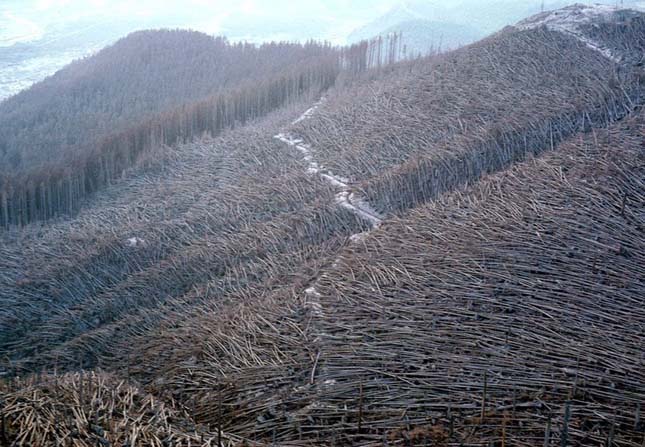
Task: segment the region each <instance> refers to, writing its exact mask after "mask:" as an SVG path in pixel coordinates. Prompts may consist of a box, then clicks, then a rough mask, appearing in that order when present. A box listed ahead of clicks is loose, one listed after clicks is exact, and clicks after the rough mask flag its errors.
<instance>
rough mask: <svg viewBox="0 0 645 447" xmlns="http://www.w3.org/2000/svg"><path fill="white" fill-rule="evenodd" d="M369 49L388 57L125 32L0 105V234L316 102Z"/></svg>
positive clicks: (360, 63)
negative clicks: (156, 162) (226, 133)
mask: <svg viewBox="0 0 645 447" xmlns="http://www.w3.org/2000/svg"><path fill="white" fill-rule="evenodd" d="M392 39H394V38H392ZM375 45H378V46H379V50H378V54H382V55H383V57H384V60H387V58H386V57H385V55H386V54H387V53H388V51H393V49H394V48H396V46H394V45H392V46H390V44H389V42H386V41H381V40H379V41H378V42H373V43H372V44H370V43H368V42H365V43H361V44H357V45H354V46H352V47H349V48H339V47H332V46H331V45H329V44H327V43H315V42H308V43H305V44H296V43H285V42H282V43H267V44H263V45H260V46H256V45H252V44H246V43H237V44H232V43H229V42H228V41H227V40H226V39H225V38H222V37H210V36H207V35H205V34H201V33H198V32H191V31H179V30H174V31H173V30H160V31H145V32H137V33H134V34H131V35H130V36H128V37H126V38H124V39H122V40H121V41H119V42H117V43H116V44H114V45H113V46H111V47H108V48H106V49H104V50H103V51H101V52H99V53H98V54H96V55H95V56H93V57H90V58H86V59H84V60H80V61H77V62H75V63H73V64H71V65H69V66H68V67H66V68H65V69H63V70H61V71H60V72H58V73H57V74H55V75H54V76H52V77H50V78H48V79H46V80H45V81H43V82H41V83H39V84H36V85H35V86H33V87H32V88H30V89H29V90H27V91H25V92H22V93H21V94H18V95H16V96H15V97H12V98H10V99H8V100H6V101H4V102H2V103H0V226H4V227H7V226H10V225H24V224H25V223H28V222H31V221H34V220H41V219H48V218H50V217H52V216H55V215H59V214H61V213H70V212H73V211H74V210H76V209H78V207H79V204H80V202H81V200H82V199H83V198H85V197H87V196H88V194H90V193H93V192H95V191H97V190H98V189H100V188H102V187H103V186H105V185H107V184H109V183H111V182H112V181H113V180H115V179H117V178H119V177H121V176H122V173H123V171H124V170H126V169H129V168H131V167H132V166H134V165H136V164H137V163H139V162H141V160H142V154H144V153H146V152H149V151H150V150H156V149H158V148H160V147H163V146H172V145H175V144H176V143H178V142H183V141H187V140H190V139H192V138H195V137H200V136H202V135H204V134H210V135H216V134H218V133H219V132H221V131H222V130H223V129H226V128H230V127H233V126H235V125H236V124H239V123H245V122H246V121H248V120H250V119H254V118H257V117H259V116H262V115H264V114H266V113H267V112H269V111H272V110H275V109H276V108H279V107H282V106H284V105H285V104H288V103H290V102H292V101H294V100H297V99H299V98H301V97H307V98H310V97H314V96H317V95H319V94H320V92H321V91H323V90H325V89H326V88H328V87H330V86H331V85H333V84H334V82H335V81H336V77H337V76H338V74H339V72H340V71H341V70H345V71H348V72H356V71H361V70H364V69H366V68H367V66H368V65H369V57H370V55H371V54H372V53H375V51H376V50H375V48H374V46H375ZM381 47H383V48H384V49H383V51H382V52H381V50H380V48H381Z"/></svg>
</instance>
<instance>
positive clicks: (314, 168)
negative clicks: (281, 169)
mask: <svg viewBox="0 0 645 447" xmlns="http://www.w3.org/2000/svg"><path fill="white" fill-rule="evenodd" d="M324 102H325V98H322V99H321V100H320V101H318V102H317V103H315V104H314V105H313V107H311V108H310V109H308V110H307V111H305V112H304V113H303V114H302V115H301V116H300V117H299V118H298V119H296V120H295V121H293V122H292V123H291V124H292V125H296V124H298V123H300V122H302V121H305V120H307V119H309V118H311V117H312V116H313V115H314V114H315V113H316V111H317V110H318V108H319V107H320V106H321V105H322V104H323V103H324ZM274 138H275V139H277V140H280V141H281V142H283V143H285V144H286V145H287V146H289V147H291V148H294V149H296V150H297V151H298V152H299V153H300V154H301V155H302V158H303V160H304V161H306V162H307V173H309V174H311V175H317V176H319V177H320V179H321V180H323V181H324V182H326V183H329V184H330V185H332V186H334V187H335V188H336V189H337V190H338V192H337V193H336V197H335V201H336V204H337V205H338V206H339V207H342V208H344V209H346V210H349V211H350V212H352V213H354V214H355V215H356V216H358V217H360V218H361V219H363V220H365V221H366V222H368V223H369V225H370V229H369V230H368V231H365V232H361V233H356V234H354V235H352V236H351V237H350V240H351V241H352V242H359V241H361V240H363V239H364V238H365V237H366V236H367V235H368V234H369V233H370V232H371V231H372V230H374V229H376V228H378V227H379V226H380V225H381V223H382V222H383V216H381V215H380V214H379V213H378V212H377V211H376V210H374V209H373V208H372V207H371V206H370V204H369V203H368V202H367V200H366V199H365V198H364V197H362V196H361V195H360V194H358V193H356V192H353V191H352V188H351V186H350V181H349V179H347V178H345V177H342V176H339V175H337V174H334V173H333V172H332V171H330V170H329V169H327V168H325V167H324V165H323V164H321V163H320V162H319V161H317V160H316V159H315V156H314V155H315V151H314V149H313V148H312V147H311V145H310V144H308V143H306V142H305V141H304V140H303V139H302V138H298V137H297V136H295V135H293V134H291V133H279V134H278V135H275V136H274ZM336 262H337V261H335V262H334V265H335V264H336ZM319 281H320V278H318V279H315V280H313V281H312V282H311V283H310V284H309V286H308V287H307V289H306V290H305V308H307V309H308V310H309V311H310V312H311V315H312V317H313V320H314V321H312V326H313V328H314V334H315V338H314V340H313V341H314V343H315V349H316V357H315V359H314V366H313V369H312V371H311V377H310V384H312V385H313V384H314V383H315V382H316V380H315V377H316V370H317V366H318V362H319V360H320V357H321V352H322V342H323V339H324V338H325V336H326V334H325V333H324V332H322V331H321V330H318V329H316V328H317V324H316V321H315V320H319V319H321V318H323V317H324V315H325V314H324V309H323V307H322V305H321V303H320V297H321V294H320V293H319V292H318V289H317V286H318V282H319ZM333 384H334V382H333V381H327V382H325V383H324V384H323V385H325V386H331V385H333Z"/></svg>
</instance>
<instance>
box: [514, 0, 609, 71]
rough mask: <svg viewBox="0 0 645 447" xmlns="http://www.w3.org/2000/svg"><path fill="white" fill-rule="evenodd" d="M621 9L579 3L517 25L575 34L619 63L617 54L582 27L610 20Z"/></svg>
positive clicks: (536, 16)
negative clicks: (591, 36)
mask: <svg viewBox="0 0 645 447" xmlns="http://www.w3.org/2000/svg"><path fill="white" fill-rule="evenodd" d="M619 9H620V8H619V7H616V6H610V5H600V4H595V5H583V4H579V3H577V4H575V5H571V6H568V7H566V8H562V9H557V10H555V11H547V12H543V13H540V14H537V15H535V16H533V17H530V18H528V19H526V20H522V21H521V22H519V23H518V24H517V25H515V27H516V28H518V29H521V30H527V29H534V28H539V27H542V26H545V27H547V28H548V29H550V30H552V31H559V32H561V33H564V34H568V35H570V36H573V37H575V38H576V39H578V40H580V41H581V42H583V43H584V44H585V45H587V47H589V48H591V49H592V50H595V51H598V52H599V53H601V54H602V55H603V56H605V57H606V58H607V59H610V60H612V61H614V62H616V63H619V62H620V58H619V57H618V56H617V55H615V54H613V53H612V51H611V50H610V49H608V48H605V47H603V46H602V44H600V43H599V42H595V41H594V40H593V39H591V38H589V37H588V36H586V35H585V34H584V32H583V31H582V28H581V27H582V26H583V25H589V24H591V23H601V22H603V21H607V20H610V19H611V18H612V16H613V14H614V13H615V12H616V11H617V10H619Z"/></svg>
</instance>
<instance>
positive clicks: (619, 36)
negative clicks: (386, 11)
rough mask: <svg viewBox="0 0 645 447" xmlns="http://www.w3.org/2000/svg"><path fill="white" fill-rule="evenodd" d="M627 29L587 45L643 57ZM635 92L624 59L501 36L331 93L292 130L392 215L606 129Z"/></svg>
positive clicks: (642, 32)
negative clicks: (607, 44)
mask: <svg viewBox="0 0 645 447" xmlns="http://www.w3.org/2000/svg"><path fill="white" fill-rule="evenodd" d="M641 16H642V14H641ZM634 20H635V21H634V23H633V24H632V25H631V26H630V28H629V32H628V31H625V30H622V28H620V27H619V26H618V25H614V26H612V25H610V24H605V25H604V27H605V28H607V29H604V31H601V30H595V31H594V33H595V34H594V36H595V37H596V38H598V39H602V38H606V39H607V40H611V45H612V47H613V46H616V45H618V42H623V47H621V52H620V54H623V55H626V54H640V55H642V54H643V53H644V52H645V44H644V43H643V42H644V39H645V26H644V25H643V23H642V19H640V20H637V19H634ZM617 28H618V29H619V30H616V29H617ZM621 30H622V31H621ZM644 82H645V71H644V70H643V67H642V62H641V64H640V65H638V63H637V61H636V60H634V58H629V57H627V56H625V57H624V58H623V62H621V63H616V62H614V61H613V60H611V59H608V58H607V57H605V56H604V55H603V54H602V53H600V52H598V51H594V50H593V49H591V48H588V47H587V46H586V45H585V43H583V42H581V41H579V40H577V39H576V38H575V37H572V36H569V35H565V34H562V33H559V32H554V31H548V30H546V29H542V28H538V29H531V30H525V31H520V30H517V29H513V28H509V29H506V30H504V31H502V32H500V33H498V34H496V35H493V36H491V37H489V38H487V39H484V40H483V41H481V42H478V43H476V44H473V45H470V46H468V47H466V48H462V49H460V50H457V51H453V52H449V53H446V54H444V55H440V56H437V57H435V58H433V59H432V60H431V61H427V62H424V63H421V64H419V63H416V62H412V63H409V64H408V67H407V70H404V69H401V70H399V71H394V72H393V73H391V75H390V76H384V77H383V78H382V79H380V80H376V81H374V82H371V83H363V84H362V85H356V86H353V87H352V88H350V89H347V91H342V92H339V94H336V95H329V98H328V101H327V102H326V103H325V107H322V108H321V110H319V112H318V113H317V114H316V116H315V117H314V118H313V119H312V120H309V121H305V122H303V123H301V124H300V125H299V129H298V132H299V133H300V134H301V135H303V136H304V137H305V139H307V140H308V141H310V142H311V143H312V144H313V145H314V146H315V147H317V148H318V150H319V151H320V152H321V154H323V155H322V158H323V159H325V160H326V161H327V165H328V166H329V168H330V169H331V170H333V171H334V172H344V173H345V175H346V176H347V177H348V178H349V179H350V180H351V181H352V182H353V183H354V185H355V188H356V190H359V191H362V192H363V193H364V194H365V195H366V196H367V198H368V200H370V202H371V203H372V205H373V206H375V207H376V209H377V210H378V211H381V212H385V213H388V212H389V213H391V212H394V213H400V212H403V211H405V210H406V209H408V208H411V207H414V206H417V205H419V204H422V203H424V202H426V201H428V200H430V199H433V198H435V197H437V196H438V195H439V194H441V193H443V192H445V191H450V190H452V189H453V188H455V187H457V186H460V185H464V184H468V183H472V182H473V181H476V180H477V179H479V178H481V177H482V176H484V175H486V174H488V173H491V172H496V171H498V170H500V169H503V168H504V167H507V166H509V165H510V164H512V163H513V162H516V161H518V160H521V159H523V158H525V157H526V156H528V155H531V154H538V153H541V152H543V151H545V150H550V149H552V148H553V147H554V146H555V145H557V144H558V143H559V142H560V141H562V140H563V139H565V138H567V137H569V136H571V135H573V134H575V133H576V132H578V131H581V130H588V129H590V128H603V127H606V125H607V123H609V122H612V121H615V120H617V119H620V118H622V117H623V116H625V115H626V114H627V113H629V111H630V110H632V109H633V107H634V106H635V105H637V104H639V103H642V101H643V97H642V85H643V83H644Z"/></svg>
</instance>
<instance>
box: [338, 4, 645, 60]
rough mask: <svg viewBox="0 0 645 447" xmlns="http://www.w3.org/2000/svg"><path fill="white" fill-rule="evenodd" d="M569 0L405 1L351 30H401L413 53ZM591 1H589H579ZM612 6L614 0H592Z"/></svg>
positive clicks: (359, 34) (363, 34) (361, 33)
mask: <svg viewBox="0 0 645 447" xmlns="http://www.w3.org/2000/svg"><path fill="white" fill-rule="evenodd" d="M571 3H572V2H571V1H570V0H546V1H544V2H541V1H536V0H487V1H481V0H453V1H450V2H444V1H440V0H407V1H403V2H400V3H399V4H397V5H396V6H395V7H393V8H392V9H391V10H390V11H388V12H387V13H386V14H384V15H383V16H381V17H379V18H377V19H376V20H374V21H372V22H370V23H368V24H367V25H365V26H363V27H361V28H359V29H357V30H355V31H354V32H352V33H351V34H350V35H349V37H348V40H349V41H350V42H358V41H360V40H364V39H371V38H373V37H376V36H383V35H387V34H388V33H399V32H400V33H402V34H403V43H404V44H405V45H406V46H407V47H408V48H410V49H411V50H412V51H413V52H415V53H417V52H420V53H422V54H425V53H427V52H428V51H430V50H431V49H437V48H442V49H444V50H446V49H450V48H454V47H457V46H460V45H464V44H468V43H472V42H474V41H476V40H478V39H481V38H482V37H484V36H486V35H487V34H490V33H493V32H495V31H498V30H499V29H501V28H503V27H504V26H507V25H511V24H513V23H516V22H518V21H519V20H521V19H523V18H525V17H528V16H531V15H534V14H536V13H539V12H540V11H541V9H542V7H544V9H545V10H551V9H558V8H562V7H565V6H567V5H569V4H571ZM582 3H591V2H582ZM594 3H602V4H608V5H615V4H616V2H615V0H604V1H596V2H594ZM623 5H624V6H625V7H632V8H633V7H637V8H638V7H641V8H642V7H643V6H644V5H645V2H643V1H642V0H639V1H636V0H626V1H624V2H623Z"/></svg>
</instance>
